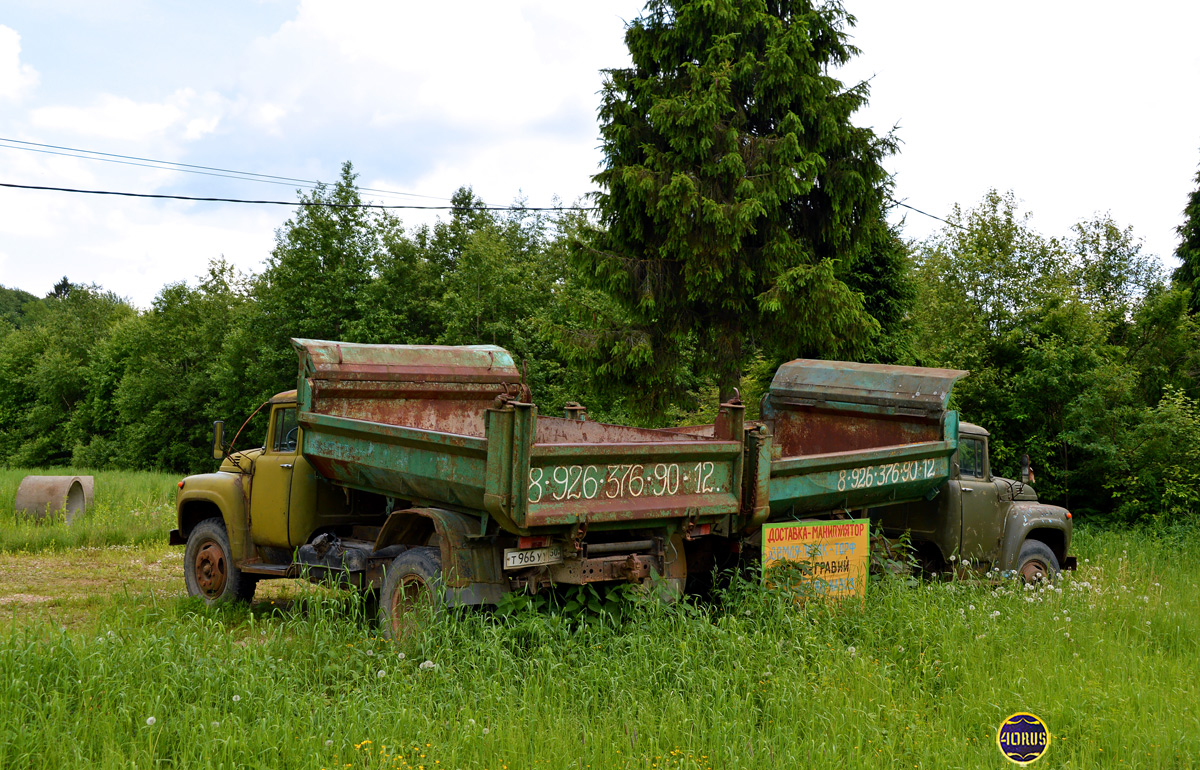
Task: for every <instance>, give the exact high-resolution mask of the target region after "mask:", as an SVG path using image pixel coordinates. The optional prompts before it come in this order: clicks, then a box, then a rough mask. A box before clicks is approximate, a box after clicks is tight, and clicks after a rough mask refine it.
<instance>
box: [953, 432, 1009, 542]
mask: <svg viewBox="0 0 1200 770" xmlns="http://www.w3.org/2000/svg"><path fill="white" fill-rule="evenodd" d="M958 467H959V494H960V495H961V503H960V509H961V511H962V553H961V555H962V556H964V557H966V558H968V559H970V560H971V561H972V562H982V563H985V564H990V563H991V562H993V561H994V560H995V558H996V555H997V554H998V553H999V550H1000V536H1001V535H1003V534H1004V519H1003V517H1001V515H1000V510H999V507H1000V498H999V495H997V493H996V485H995V484H994V483H993V482H992V479H991V471H990V469H989V468H988V462H987V439H986V438H984V437H983V436H978V437H976V436H966V435H960V436H959V440H958Z"/></svg>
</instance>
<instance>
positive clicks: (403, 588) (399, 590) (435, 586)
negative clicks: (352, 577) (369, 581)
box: [379, 547, 444, 639]
mask: <svg viewBox="0 0 1200 770" xmlns="http://www.w3.org/2000/svg"><path fill="white" fill-rule="evenodd" d="M443 601H444V597H443V590H442V552H441V549H439V548H430V547H420V548H409V549H408V550H407V551H405V552H404V553H402V554H400V555H399V556H397V557H396V558H395V559H393V560H392V563H391V564H390V565H389V566H388V568H387V571H386V573H385V574H384V577H383V588H382V589H381V590H380V593H379V625H381V626H382V627H383V630H384V633H386V634H387V635H388V636H389V637H390V638H392V639H402V638H404V637H406V636H408V635H409V634H411V633H412V632H413V631H414V630H416V628H417V626H418V625H419V624H420V623H421V620H422V619H423V617H422V616H425V617H430V616H432V614H433V613H434V611H436V610H437V609H438V608H440V607H441V606H442V604H443Z"/></svg>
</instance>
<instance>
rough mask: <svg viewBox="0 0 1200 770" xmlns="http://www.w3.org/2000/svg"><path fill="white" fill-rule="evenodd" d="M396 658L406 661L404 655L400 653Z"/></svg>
mask: <svg viewBox="0 0 1200 770" xmlns="http://www.w3.org/2000/svg"><path fill="white" fill-rule="evenodd" d="M396 657H397V658H399V659H400V660H404V653H402V652H398V653H396Z"/></svg>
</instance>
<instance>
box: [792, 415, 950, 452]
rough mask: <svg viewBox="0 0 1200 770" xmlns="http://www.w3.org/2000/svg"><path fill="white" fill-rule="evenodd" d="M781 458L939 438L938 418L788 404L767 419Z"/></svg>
mask: <svg viewBox="0 0 1200 770" xmlns="http://www.w3.org/2000/svg"><path fill="white" fill-rule="evenodd" d="M770 424H771V432H772V433H773V434H774V437H775V445H776V446H778V447H779V448H780V451H781V454H782V456H783V457H800V456H806V455H823V454H834V453H836V452H855V451H859V450H863V449H882V448H883V447H889V446H903V445H906V444H917V443H921V442H925V441H940V440H941V439H942V426H941V422H940V420H936V419H923V418H916V417H894V416H872V415H865V414H859V413H855V412H843V411H832V410H825V409H817V408H813V407H790V408H788V409H787V411H782V410H781V411H780V412H779V413H778V414H777V415H776V417H775V419H774V420H773V421H771V423H770Z"/></svg>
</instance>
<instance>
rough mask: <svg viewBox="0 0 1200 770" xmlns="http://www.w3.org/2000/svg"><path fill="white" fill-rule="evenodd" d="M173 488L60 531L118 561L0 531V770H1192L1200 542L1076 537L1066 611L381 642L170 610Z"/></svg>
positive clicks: (300, 619) (311, 609)
mask: <svg viewBox="0 0 1200 770" xmlns="http://www.w3.org/2000/svg"><path fill="white" fill-rule="evenodd" d="M3 478H6V477H0V479H3ZM116 478H117V477H115V476H114V477H111V478H110V477H109V475H108V474H105V475H104V476H103V477H102V478H98V479H97V497H98V498H99V495H100V490H101V489H102V487H101V485H100V482H101V481H102V480H103V481H105V482H106V484H109V483H111V484H113V485H117V484H124V483H126V481H125V480H124V479H125V478H126V477H121V479H122V480H120V481H117V480H116ZM171 482H173V479H171V478H169V477H161V478H160V479H159V480H158V482H155V483H157V484H158V486H157V487H156V486H155V483H151V481H150V480H139V479H138V478H136V477H128V484H129V486H130V487H131V488H134V487H137V488H140V487H138V485H140V484H143V483H145V484H146V487H145V489H144V490H143V491H130V492H128V494H126V495H125V496H123V497H122V496H116V495H114V496H113V497H110V498H108V499H109V500H110V501H113V502H112V505H113V506H114V509H113V510H114V511H115V510H116V509H117V508H119V507H120V506H122V505H132V506H135V507H136V504H137V503H136V501H138V500H143V499H144V500H145V501H146V502H145V503H144V505H145V509H144V510H134V509H130V510H129V511H128V514H129V516H130V518H131V520H133V521H135V523H133V524H130V525H129V528H128V530H122V529H121V527H120V526H119V525H120V523H121V519H120V517H119V515H118V514H116V513H112V514H103V515H100V512H98V513H97V515H96V516H95V517H94V518H90V519H88V520H85V522H83V523H82V524H81V525H77V526H81V527H84V528H87V527H93V528H95V529H96V531H97V532H107V533H108V534H106V535H104V537H105V538H111V540H113V541H115V542H116V544H111V545H101V546H88V547H74V546H73V545H72V544H71V543H72V542H73V541H72V540H71V538H70V537H66V536H60V537H58V538H57V539H55V538H49V539H42V538H40V537H35V536H33V535H29V534H27V535H20V536H18V535H13V534H11V533H9V532H7V531H5V532H4V534H3V538H4V540H3V542H4V543H5V546H4V549H5V552H4V553H0V767H4V768H7V767H22V768H23V767H64V766H76V767H79V766H88V767H131V766H133V767H147V768H148V767H152V766H155V767H209V768H219V767H228V768H232V767H289V768H290V767H298V768H299V767H303V768H329V769H332V768H401V769H405V768H418V770H420V769H421V768H424V770H433V769H435V768H438V769H440V768H489V769H490V770H518V768H646V769H648V770H659V769H660V768H661V769H664V770H665V769H666V768H689V769H699V768H741V767H780V768H808V767H814V768H856V767H870V768H875V767H879V768H884V767H886V768H908V767H913V768H966V767H970V768H989V767H991V768H1002V767H1009V766H1010V765H1009V764H1008V763H1007V761H1006V760H1004V759H1003V758H1002V757H1001V756H1000V753H999V751H998V750H997V748H996V745H995V741H994V739H995V732H996V728H997V727H998V725H999V724H1000V722H1001V721H1002V720H1004V719H1005V717H1007V716H1009V715H1010V714H1012V713H1013V712H1016V711H1022V710H1028V711H1032V712H1033V713H1035V714H1037V715H1039V716H1041V717H1042V718H1043V719H1044V720H1045V721H1046V722H1047V724H1048V725H1049V727H1050V730H1051V732H1052V733H1053V736H1054V738H1053V742H1052V745H1051V747H1050V750H1049V753H1048V754H1047V756H1046V757H1045V758H1044V759H1042V760H1041V761H1039V763H1038V765H1037V766H1039V767H1075V768H1093V767H1120V768H1126V767H1129V768H1159V767H1175V768H1190V767H1195V766H1196V764H1197V758H1198V757H1200V681H1198V678H1197V675H1196V674H1197V670H1198V664H1197V660H1198V658H1200V656H1198V652H1200V650H1198V647H1200V643H1198V641H1197V640H1198V639H1200V598H1198V597H1200V591H1198V590H1197V584H1198V583H1200V558H1198V557H1200V536H1197V535H1196V534H1195V533H1185V534H1182V535H1177V536H1171V537H1168V536H1157V537H1152V536H1149V535H1145V534H1138V533H1114V532H1089V531H1086V530H1085V531H1081V532H1078V533H1077V541H1076V549H1075V550H1076V553H1077V554H1078V556H1079V560H1080V569H1079V571H1078V573H1077V574H1075V575H1072V576H1068V577H1066V578H1065V579H1064V580H1063V581H1062V582H1061V584H1060V585H1059V586H1058V587H1056V588H1044V589H1040V590H1026V589H1023V588H1021V587H1019V586H1016V585H1014V584H1009V583H1004V584H993V583H990V582H987V581H958V582H925V583H915V582H913V581H904V580H901V579H894V578H893V579H885V580H880V581H879V582H873V583H872V584H871V586H870V589H869V592H868V596H867V599H866V601H865V602H864V603H862V604H859V603H857V602H853V603H844V604H842V605H840V606H833V607H828V606H816V605H809V606H808V607H807V608H799V607H796V606H794V605H792V604H791V603H790V602H787V601H784V600H781V599H780V597H777V596H772V595H770V594H767V593H765V592H763V591H761V590H760V589H759V588H758V587H757V586H756V585H753V584H743V585H739V586H735V587H734V589H732V590H731V591H730V592H729V593H728V594H727V595H725V596H723V597H722V600H721V602H720V603H719V604H715V605H705V606H697V605H695V604H682V605H677V606H675V607H671V608H668V607H664V606H661V605H658V604H654V603H648V604H646V605H645V606H640V607H638V608H637V609H636V611H635V612H634V613H633V614H632V617H631V619H630V620H628V621H627V622H626V623H624V624H623V625H622V626H620V627H618V628H613V627H611V626H609V625H603V624H598V623H592V624H582V625H580V624H579V623H576V622H573V621H571V620H568V619H566V618H564V617H562V616H561V615H558V616H556V615H551V614H548V613H541V614H533V613H527V614H523V615H519V616H516V617H512V618H505V619H502V618H498V617H496V616H495V615H494V614H491V613H483V612H468V613H464V614H462V615H459V616H454V617H448V618H446V619H444V620H443V621H442V622H439V623H437V624H433V625H430V626H429V627H427V628H426V629H424V630H423V631H422V632H420V633H419V634H418V635H416V636H414V637H413V638H411V639H409V640H407V641H405V642H404V643H402V644H400V645H395V644H392V643H389V642H387V641H384V640H383V639H382V638H380V632H379V629H378V628H377V627H376V626H375V625H374V624H373V622H371V621H370V620H369V619H367V618H364V617H363V616H364V612H365V611H364V608H363V607H362V605H361V603H360V602H359V601H358V599H357V597H356V596H355V595H353V594H349V593H343V592H339V591H334V590H328V589H324V588H320V587H313V586H308V585H306V584H302V583H296V582H292V581H280V582H276V583H272V584H263V585H261V586H260V591H259V594H258V596H257V597H256V600H255V603H254V604H253V605H252V606H251V607H245V606H232V607H223V608H220V609H208V608H205V607H203V606H202V605H201V604H199V603H198V602H195V601H192V600H189V599H187V598H186V597H185V596H184V590H183V578H182V559H181V551H182V549H171V548H167V547H166V546H164V545H162V544H161V543H162V542H164V541H165V532H166V529H168V528H169V526H170V516H169V515H165V516H164V515H163V514H161V513H155V512H154V511H155V509H156V506H157V507H161V506H163V505H168V506H169V500H170V490H171ZM13 486H14V488H15V484H14V485H13ZM155 490H157V492H156V491H155ZM0 491H2V489H0ZM10 499H11V498H10ZM117 500H122V501H124V502H119V503H118V502H115V501H117ZM135 514H136V515H135ZM108 516H113V517H114V518H113V519H112V520H111V522H109V520H108V518H107V517H108ZM139 517H140V518H139ZM147 521H153V522H156V524H155V526H158V527H159V529H158V530H157V533H156V535H155V536H154V537H153V538H145V537H143V536H142V535H141V534H140V533H142V532H143V528H144V527H146V526H148V525H147V524H146V522H147ZM2 526H3V528H4V529H5V530H7V529H8V527H9V523H8V520H3V524H2ZM122 531H124V532H126V535H127V536H126V537H125V538H124V539H122V538H120V537H117V536H116V534H114V533H120V532H122ZM34 534H37V533H34ZM21 537H24V538H26V540H25V542H26V545H25V546H21V545H18V542H19V540H20V538H21ZM71 537H74V535H72V536H71ZM80 537H83V538H84V540H82V541H81V542H85V543H92V542H103V541H93V540H90V539H88V538H89V537H91V536H90V535H80ZM427 661H428V663H427Z"/></svg>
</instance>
